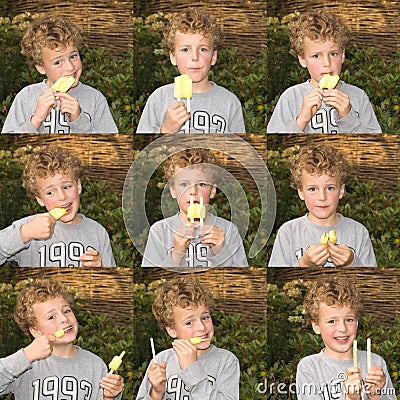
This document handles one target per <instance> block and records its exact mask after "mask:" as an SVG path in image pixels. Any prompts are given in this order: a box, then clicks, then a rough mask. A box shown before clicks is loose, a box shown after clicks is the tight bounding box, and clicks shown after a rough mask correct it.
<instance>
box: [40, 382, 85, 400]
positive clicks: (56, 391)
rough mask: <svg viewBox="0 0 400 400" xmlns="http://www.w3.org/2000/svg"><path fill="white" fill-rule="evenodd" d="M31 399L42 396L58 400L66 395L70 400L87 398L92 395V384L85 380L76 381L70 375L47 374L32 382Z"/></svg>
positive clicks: (50, 399)
mask: <svg viewBox="0 0 400 400" xmlns="http://www.w3.org/2000/svg"><path fill="white" fill-rule="evenodd" d="M32 386H33V391H34V393H33V400H39V399H41V398H43V396H51V397H46V398H48V399H49V400H58V399H61V398H64V396H68V399H70V400H78V399H83V400H89V399H90V398H91V395H92V385H91V384H90V382H87V381H85V380H81V381H78V380H77V379H76V378H74V377H72V376H63V377H58V376H48V377H47V378H44V379H42V380H40V379H36V380H35V381H33V382H32Z"/></svg>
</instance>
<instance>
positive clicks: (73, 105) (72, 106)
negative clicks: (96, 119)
mask: <svg viewBox="0 0 400 400" xmlns="http://www.w3.org/2000/svg"><path fill="white" fill-rule="evenodd" d="M57 97H58V98H59V99H60V111H61V112H62V113H63V114H68V116H69V120H70V122H73V121H75V120H77V119H78V118H79V116H80V115H81V106H80V105H79V102H78V100H77V99H76V98H75V97H72V96H71V95H70V94H68V93H57Z"/></svg>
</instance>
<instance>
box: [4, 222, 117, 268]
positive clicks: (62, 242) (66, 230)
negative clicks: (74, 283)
mask: <svg viewBox="0 0 400 400" xmlns="http://www.w3.org/2000/svg"><path fill="white" fill-rule="evenodd" d="M79 215H80V216H81V217H82V220H81V222H80V223H78V224H64V223H63V222H61V221H57V222H56V226H55V228H54V233H53V236H52V237H51V238H49V239H45V240H30V241H29V242H27V243H23V241H22V239H21V232H20V228H21V226H22V225H23V224H26V223H27V222H29V221H30V220H31V219H32V218H34V217H35V216H34V215H31V216H29V217H25V218H22V219H19V220H17V221H15V222H13V224H12V225H10V226H9V227H7V228H5V229H3V230H1V231H0V265H1V264H4V263H5V262H6V261H7V260H10V261H16V262H17V263H18V265H19V266H20V267H80V266H82V265H81V261H79V257H80V256H82V255H83V254H84V253H85V252H86V251H87V250H89V249H95V250H97V251H98V252H99V253H100V255H101V260H102V265H103V267H115V260H114V256H113V254H112V250H111V245H110V239H109V236H108V233H107V231H106V230H105V229H104V227H103V226H101V225H100V224H99V223H98V222H96V221H94V220H92V219H90V218H87V217H85V216H84V215H82V214H79Z"/></svg>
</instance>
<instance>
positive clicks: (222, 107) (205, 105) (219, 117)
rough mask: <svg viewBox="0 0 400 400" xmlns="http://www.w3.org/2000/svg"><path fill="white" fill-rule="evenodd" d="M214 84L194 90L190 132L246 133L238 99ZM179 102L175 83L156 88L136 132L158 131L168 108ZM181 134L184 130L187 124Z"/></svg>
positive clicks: (191, 100) (191, 104)
mask: <svg viewBox="0 0 400 400" xmlns="http://www.w3.org/2000/svg"><path fill="white" fill-rule="evenodd" d="M211 84H212V88H211V89H210V90H209V91H208V92H206V93H193V97H192V98H191V99H190V114H191V117H190V119H189V124H190V126H189V132H188V133H245V132H246V131H245V126H244V120H243V113H242V106H241V104H240V101H239V99H238V98H237V97H236V96H235V95H234V94H233V93H232V92H230V91H229V90H227V89H225V88H223V87H222V86H218V85H216V84H215V83H214V82H211ZM176 101H177V99H176V98H174V84H173V83H171V84H169V85H165V86H161V87H159V88H158V89H156V90H155V91H154V92H153V93H152V94H151V95H150V96H149V98H148V100H147V103H146V105H145V107H144V109H143V112H142V115H141V117H140V121H139V125H138V127H137V129H136V132H137V133H159V132H160V128H161V125H162V124H163V122H164V120H165V116H166V113H167V109H168V108H169V107H170V106H171V105H172V104H173V103H175V102H176ZM183 101H185V102H186V99H183ZM179 133H184V127H182V128H181V129H180V130H179Z"/></svg>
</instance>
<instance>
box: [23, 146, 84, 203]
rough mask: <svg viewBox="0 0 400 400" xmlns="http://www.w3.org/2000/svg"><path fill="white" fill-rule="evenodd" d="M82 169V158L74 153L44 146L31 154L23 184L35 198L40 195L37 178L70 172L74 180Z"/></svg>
mask: <svg viewBox="0 0 400 400" xmlns="http://www.w3.org/2000/svg"><path fill="white" fill-rule="evenodd" d="M82 171H83V168H82V166H81V160H80V159H79V158H78V156H76V155H75V154H74V153H71V152H70V151H68V150H65V149H62V148H61V147H58V146H53V145H50V146H43V147H41V148H37V149H35V151H34V152H33V153H31V154H29V156H28V161H27V162H26V165H25V169H24V172H23V174H22V181H23V186H24V187H25V189H26V192H27V194H28V196H30V197H33V198H34V197H37V196H38V195H39V189H38V187H37V183H36V178H42V179H44V178H48V177H49V176H54V175H55V174H57V173H60V174H68V173H70V174H71V178H72V179H73V180H78V179H81V176H82Z"/></svg>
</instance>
